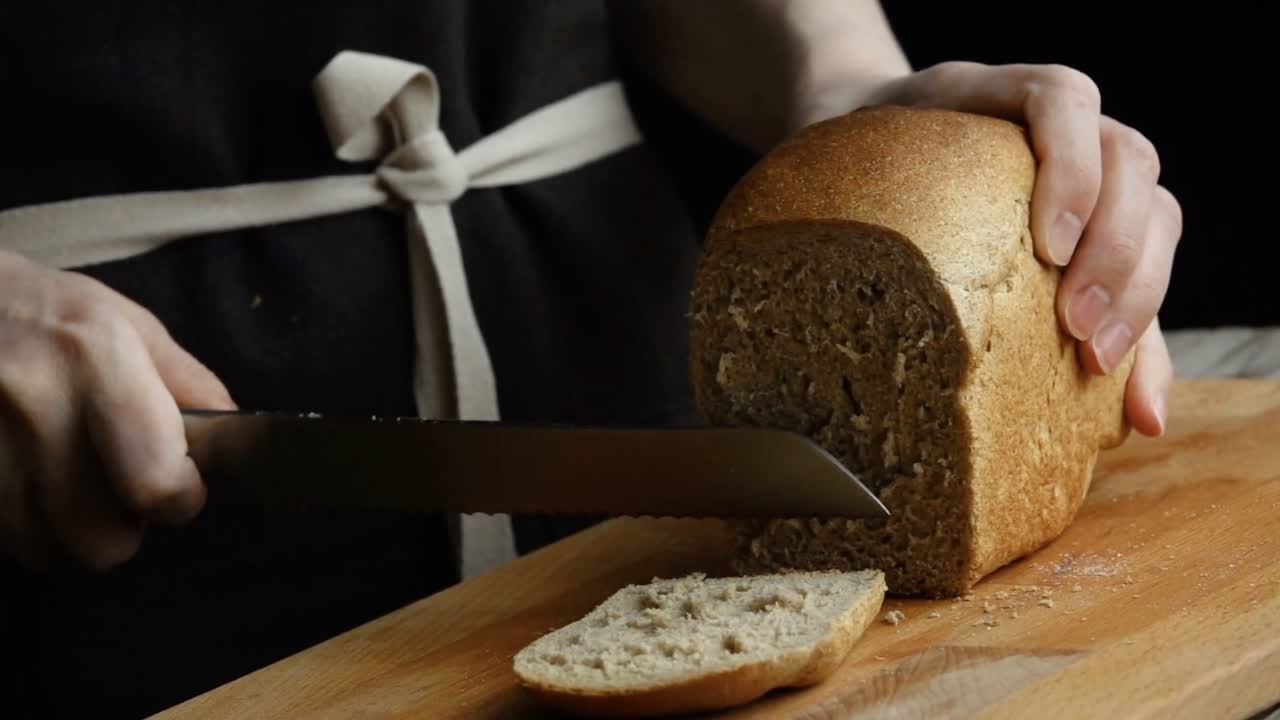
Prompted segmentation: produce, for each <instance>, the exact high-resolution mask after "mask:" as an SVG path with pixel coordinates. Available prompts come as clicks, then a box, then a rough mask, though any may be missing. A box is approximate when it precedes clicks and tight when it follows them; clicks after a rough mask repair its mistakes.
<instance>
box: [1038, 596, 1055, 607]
mask: <svg viewBox="0 0 1280 720" xmlns="http://www.w3.org/2000/svg"><path fill="white" fill-rule="evenodd" d="M1040 604H1041V605H1043V606H1045V607H1047V608H1051V607H1053V598H1040Z"/></svg>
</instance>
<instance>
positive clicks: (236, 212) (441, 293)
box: [0, 52, 640, 577]
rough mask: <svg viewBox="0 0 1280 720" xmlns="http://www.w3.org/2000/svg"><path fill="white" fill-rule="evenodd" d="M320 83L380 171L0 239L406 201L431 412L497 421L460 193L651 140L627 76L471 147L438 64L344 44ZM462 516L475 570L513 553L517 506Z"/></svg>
mask: <svg viewBox="0 0 1280 720" xmlns="http://www.w3.org/2000/svg"><path fill="white" fill-rule="evenodd" d="M314 90H315V95H316V100H317V103H318V106H319V111H320V114H321V116H322V117H323V119H324V123H325V127H326V129H327V130H328V133H329V138H330V141H331V142H332V144H333V149H334V152H335V153H336V155H337V157H338V158H340V159H342V160H345V161H348V162H361V161H367V160H373V159H380V162H379V164H378V167H377V169H376V171H375V172H373V173H371V174H368V175H363V174H353V175H338V176H331V177H321V178H314V179H308V180H299V181H288V182H273V183H260V184H251V185H240V186H235V187H225V188H214V189H207V190H194V191H178V192H147V193H130V194H123V195H112V196H105V197H94V198H85V199H76V200H67V201H62V202H55V203H48V204H42V205H34V206H29V207H21V208H15V209H11V210H6V211H4V212H0V248H2V249H5V250H9V251H12V252H16V253H19V254H21V255H24V256H26V257H27V258H29V259H31V260H33V261H35V262H38V263H41V264H44V265H48V266H52V267H58V268H72V267H76V266H82V265H89V264H93V263H100V262H106V261H111V260H119V259H124V258H129V257H132V256H135V255H140V254H142V253H146V252H148V251H151V250H154V249H156V248H158V247H161V246H163V245H166V244H168V243H170V242H173V241H176V240H179V239H182V238H185V237H190V236H193V235H200V234H207V233H218V232H224V231H231V230H238V229H244V228H249V227H258V226H264V225H271V224H277V223H285V222H291V221H295V220H303V219H309V218H317V217H322V216H326V215H332V214H337V213H343V212H353V211H357V210H364V209H367V208H372V207H386V208H389V209H394V210H398V211H402V212H404V213H405V216H406V217H405V222H406V225H407V231H408V233H407V234H408V244H409V261H410V268H409V273H410V284H411V287H412V291H413V292H412V294H413V297H412V307H413V321H414V335H415V341H416V345H415V349H416V353H415V354H416V357H415V366H414V378H413V387H414V400H415V403H416V408H417V410H418V413H419V415H421V416H422V417H431V418H446V417H457V418H459V419H464V420H498V419H499V415H498V400H497V391H496V387H495V381H494V375H493V369H492V366H491V364H490V360H489V353H488V350H487V348H486V345H485V341H484V337H483V333H482V332H481V329H480V327H479V324H478V322H477V320H476V317H475V312H474V310H473V309H472V305H471V297H470V293H469V290H468V288H467V277H466V271H465V269H464V267H463V261H462V252H461V248H460V246H459V244H458V237H457V231H456V229H455V227H454V224H453V218H452V215H451V214H450V211H449V204H450V203H451V202H453V201H454V200H456V199H457V198H458V197H460V196H461V195H462V194H463V193H465V192H466V191H467V189H468V188H473V187H498V186H502V185H513V184H518V183H521V182H529V181H534V180H539V179H542V178H546V177H549V176H552V175H556V174H558V173H563V172H567V171H570V170H573V169H574V168H577V167H579V166H581V165H584V164H587V163H590V162H594V161H595V160H598V159H600V158H603V157H605V156H607V155H609V154H612V153H615V152H618V151H621V150H623V149H626V148H628V147H630V146H631V145H633V144H635V143H637V142H639V141H640V134H639V132H638V130H637V128H636V126H635V124H634V122H633V120H632V117H631V115H630V112H629V109H628V107H627V105H626V101H625V98H624V96H623V93H622V89H621V86H620V85H619V84H618V83H616V82H611V83H604V84H601V85H597V86H594V87H591V88H587V89H585V90H583V91H581V92H578V93H576V94H574V95H571V96H569V97H567V98H564V99H563V100H560V101H558V102H555V103H553V104H551V105H549V106H547V107H544V108H542V109H540V110H537V111H535V112H533V113H531V114H529V115H527V116H525V117H524V118H521V119H520V120H517V121H516V122H514V123H512V124H510V125H508V126H506V127H504V128H502V129H501V130H498V131H497V132H495V133H493V134H491V135H489V136H488V137H485V138H483V139H481V140H479V141H477V142H476V143H474V144H472V145H471V146H470V147H467V148H466V149H464V150H462V151H461V152H455V151H454V150H453V148H452V147H451V146H450V145H449V141H448V139H447V138H445V136H444V135H443V133H441V131H440V128H439V113H440V98H439V88H438V86H437V84H436V79H435V76H434V75H433V74H432V73H431V71H430V70H428V69H427V68H425V67H422V66H420V65H414V64H411V63H406V62H403V61H400V60H396V59H393V58H387V57H381V56H377V55H369V54H364V53H358V52H341V53H339V54H338V55H337V56H336V57H334V59H333V60H332V61H330V63H329V64H328V65H327V66H325V68H324V69H323V70H321V72H320V73H319V75H317V77H316V78H315V81H314ZM406 480H409V479H408V478H406ZM457 522H458V524H457V525H456V526H455V530H456V531H457V532H458V533H459V535H460V536H459V543H460V545H461V547H460V549H459V552H460V558H459V560H460V563H461V567H462V572H463V574H464V576H466V577H470V576H473V575H475V574H477V573H480V572H484V571H486V570H488V569H491V568H492V567H494V566H496V565H498V564H500V563H502V562H505V561H506V560H509V559H510V558H512V557H514V555H515V548H514V541H513V534H512V530H511V524H510V519H509V518H507V517H506V516H503V515H474V516H463V517H460V518H457Z"/></svg>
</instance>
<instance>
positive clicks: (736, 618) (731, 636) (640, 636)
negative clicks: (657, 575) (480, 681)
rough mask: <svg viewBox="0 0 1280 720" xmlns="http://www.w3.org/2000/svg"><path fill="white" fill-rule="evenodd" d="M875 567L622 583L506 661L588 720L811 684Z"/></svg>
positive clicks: (853, 627)
mask: <svg viewBox="0 0 1280 720" xmlns="http://www.w3.org/2000/svg"><path fill="white" fill-rule="evenodd" d="M885 590H886V587H885V582H884V575H883V573H880V572H878V571H863V572H852V573H839V572H824V573H799V572H797V573H784V574H777V575H767V576H766V575H755V576H752V577H728V578H706V577H705V576H703V575H693V576H689V577H685V578H679V579H667V580H660V579H655V580H654V581H653V582H651V583H648V584H645V585H632V586H628V587H626V588H623V589H621V590H619V591H618V592H616V593H614V594H613V596H612V597H610V598H609V599H608V600H606V601H605V602H604V603H602V604H601V605H599V606H598V607H596V608H595V609H594V610H592V611H591V612H590V613H588V614H587V615H586V616H584V617H582V618H581V619H579V620H577V621H575V622H572V623H570V624H568V625H566V626H564V627H562V628H560V629H558V630H555V631H553V632H551V633H548V634H547V635H544V636H542V637H540V638H538V639H537V640H535V641H533V642H532V643H530V644H529V645H528V646H526V647H525V648H524V649H523V650H521V651H520V652H518V653H517V654H516V656H515V659H514V667H515V672H516V676H517V678H518V679H519V681H520V683H521V684H522V685H523V686H524V687H525V688H527V689H528V690H529V691H530V692H532V693H534V694H535V695H536V696H537V697H538V698H540V700H542V701H543V702H545V703H546V704H547V705H549V706H553V707H557V708H560V709H562V710H565V711H568V712H572V713H575V714H582V715H587V716H590V717H642V716H660V715H669V714H683V713H689V712H700V711H706V710H717V709H723V708H728V707H733V706H736V705H741V704H744V703H747V702H751V701H752V700H755V699H757V698H759V697H761V696H763V695H765V694H766V693H768V692H770V691H772V690H776V689H780V688H787V687H804V686H808V685H815V684H817V683H820V682H822V681H823V680H825V679H826V678H827V677H829V676H830V675H831V673H832V672H834V671H835V670H836V668H837V667H839V666H840V663H841V662H843V661H844V659H845V658H846V656H847V655H848V654H849V652H850V650H851V649H852V648H853V646H854V643H855V642H856V641H857V640H858V638H859V637H861V636H862V633H863V632H864V631H865V630H866V628H867V626H868V625H870V624H871V622H872V621H873V620H874V619H875V617H876V615H877V614H878V613H879V611H880V606H881V603H882V602H883V600H884V596H885Z"/></svg>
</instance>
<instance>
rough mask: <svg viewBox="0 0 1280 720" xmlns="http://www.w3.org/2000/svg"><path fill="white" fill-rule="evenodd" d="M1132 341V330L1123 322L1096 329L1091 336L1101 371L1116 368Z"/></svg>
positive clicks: (1105, 371)
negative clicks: (1095, 332)
mask: <svg viewBox="0 0 1280 720" xmlns="http://www.w3.org/2000/svg"><path fill="white" fill-rule="evenodd" d="M1132 341H1133V331H1132V330H1130V329H1129V324H1128V323H1125V322H1114V323H1111V324H1110V325H1108V326H1106V327H1104V328H1102V329H1101V330H1099V331H1098V334H1097V335H1095V336H1094V337H1093V353H1094V355H1096V356H1097V357H1098V364H1099V365H1101V366H1102V372H1103V373H1110V372H1111V371H1112V370H1115V369H1116V366H1117V365H1119V364H1120V361H1121V360H1123V359H1124V354H1125V353H1127V352H1129V345H1130V344H1131V343H1132Z"/></svg>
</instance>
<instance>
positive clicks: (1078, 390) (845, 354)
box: [691, 107, 1132, 596]
mask: <svg viewBox="0 0 1280 720" xmlns="http://www.w3.org/2000/svg"><path fill="white" fill-rule="evenodd" d="M1035 172H1036V160H1035V157H1034V156H1033V153H1032V150H1031V147H1030V145H1029V143H1028V141H1027V137H1026V133H1025V131H1024V129H1023V128H1022V127H1020V126H1018V125H1015V124H1013V123H1011V122H1007V121H1004V120H1000V119H995V118H991V117H984V116H978V115H971V114H967V113H961V112H953V111H946V110H935V109H921V108H900V107H877V108H868V109H863V110H858V111H855V112H852V113H849V114H847V115H844V116H841V117H837V118H833V119H831V120H828V121H825V122H821V123H818V124H816V125H812V126H810V127H808V128H806V129H805V130H803V131H801V132H799V133H798V134H796V135H794V136H793V137H791V138H790V139H788V140H787V141H785V142H783V143H782V144H781V145H779V146H778V147H776V148H775V149H773V150H772V151H771V152H770V153H768V154H767V155H766V156H765V157H764V158H762V160H761V161H760V162H759V163H758V164H757V165H756V166H755V167H754V168H753V169H752V170H751V171H750V172H749V173H748V174H747V175H746V176H745V177H744V178H742V180H741V181H740V182H739V183H738V185H737V186H736V187H735V188H734V189H733V190H732V192H731V193H730V195H729V196H728V197H727V198H726V199H725V201H724V203H723V205H722V207H721V208H720V211H719V213H718V215H717V216H716V218H715V220H714V222H713V225H712V227H711V229H710V231H709V233H708V236H707V239H706V244H705V248H704V255H703V257H702V259H701V261H700V265H699V267H698V271H697V276H696V278H695V285H694V294H693V298H692V305H691V316H692V358H691V365H692V377H693V383H694V387H695V389H696V399H697V404H698V407H699V409H700V411H701V412H702V414H703V418H704V419H705V420H706V421H707V422H710V423H714V424H721V425H755V426H767V427H775V428H781V429H786V430H792V431H797V432H801V433H804V434H806V435H808V436H809V437H811V438H813V439H814V440H815V441H816V442H818V443H819V444H820V445H822V446H823V447H824V448H826V449H827V450H828V451H830V452H831V453H832V454H833V455H834V456H835V457H837V458H838V459H839V460H841V461H842V462H843V463H844V464H845V465H846V466H847V467H849V468H850V469H851V470H852V471H853V472H855V473H856V474H858V475H859V476H860V477H861V478H862V480H863V481H864V482H866V483H867V484H868V486H869V487H870V488H871V489H872V490H873V491H875V492H876V493H877V494H878V495H879V497H880V499H881V500H882V501H883V502H884V503H885V505H886V506H887V507H888V508H889V510H890V511H891V513H892V517H891V518H889V519H887V520H842V519H841V520H822V521H819V520H816V519H810V518H777V519H774V520H768V521H752V522H742V523H736V524H735V525H734V528H735V529H736V531H737V533H738V540H739V543H740V544H739V550H738V557H737V560H738V565H737V569H738V570H739V571H740V572H743V573H749V572H773V571H777V570H779V569H787V568H794V569H806V570H820V569H829V568H835V569H860V568H877V569H881V570H883V571H884V572H885V574H886V577H887V581H888V585H889V590H890V592H894V593H902V594H918V595H928V596H950V595H956V594H960V593H963V592H965V591H967V590H968V589H969V587H970V586H971V585H972V584H973V583H975V582H976V581H977V580H979V579H981V578H982V577H984V576H985V575H987V574H988V573H990V572H991V571H993V570H994V569H996V568H998V567H1000V566H1002V565H1004V564H1006V563H1008V562H1010V561H1011V560H1014V559H1016V558H1018V557H1020V556H1023V555H1025V554H1027V553H1029V552H1031V551H1033V550H1035V549H1037V548H1038V547H1040V546H1042V545H1044V544H1045V543H1047V542H1048V541H1050V540H1051V539H1053V538H1055V537H1056V536H1058V535H1059V534H1060V533H1061V532H1062V531H1063V530H1064V528H1065V527H1066V525H1067V524H1068V523H1069V522H1070V520H1071V519H1072V518H1073V516H1074V514H1075V513H1076V511H1077V509H1078V508H1079V507H1080V504H1081V502H1082V500H1083V498H1084V495H1085V492H1086V490H1087V489H1088V487H1089V484H1090V479H1091V476H1092V471H1093V467H1094V463H1095V460H1096V458H1097V455H1098V452H1099V450H1100V449H1102V448H1105V447H1110V446H1113V445H1116V444H1118V443H1119V442H1121V441H1122V440H1123V439H1124V437H1125V435H1126V433H1127V426H1126V424H1125V421H1124V414H1123V397H1124V386H1125V385H1124V384H1125V381H1126V378H1127V375H1128V372H1129V369H1130V368H1131V366H1132V353H1130V356H1129V358H1128V359H1127V360H1126V362H1125V364H1124V366H1123V367H1122V368H1120V370H1118V371H1117V372H1115V373H1113V374H1111V375H1109V376H1092V375H1090V374H1089V373H1088V372H1087V371H1085V370H1084V369H1083V368H1082V366H1081V364H1080V363H1079V361H1078V359H1077V356H1076V350H1075V345H1074V342H1073V340H1072V339H1071V338H1070V336H1068V335H1067V334H1066V333H1064V332H1063V331H1062V329H1061V327H1060V325H1059V322H1058V319H1057V317H1056V315H1055V304H1054V298H1055V293H1056V291H1057V288H1058V281H1059V271H1058V270H1057V269H1056V268H1052V267H1049V266H1047V265H1046V264H1043V263H1041V262H1039V261H1038V260H1037V258H1036V257H1035V255H1034V252H1033V249H1032V238H1031V232H1030V229H1029V221H1028V216H1029V206H1030V200H1031V193H1032V189H1033V185H1034V180H1035Z"/></svg>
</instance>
